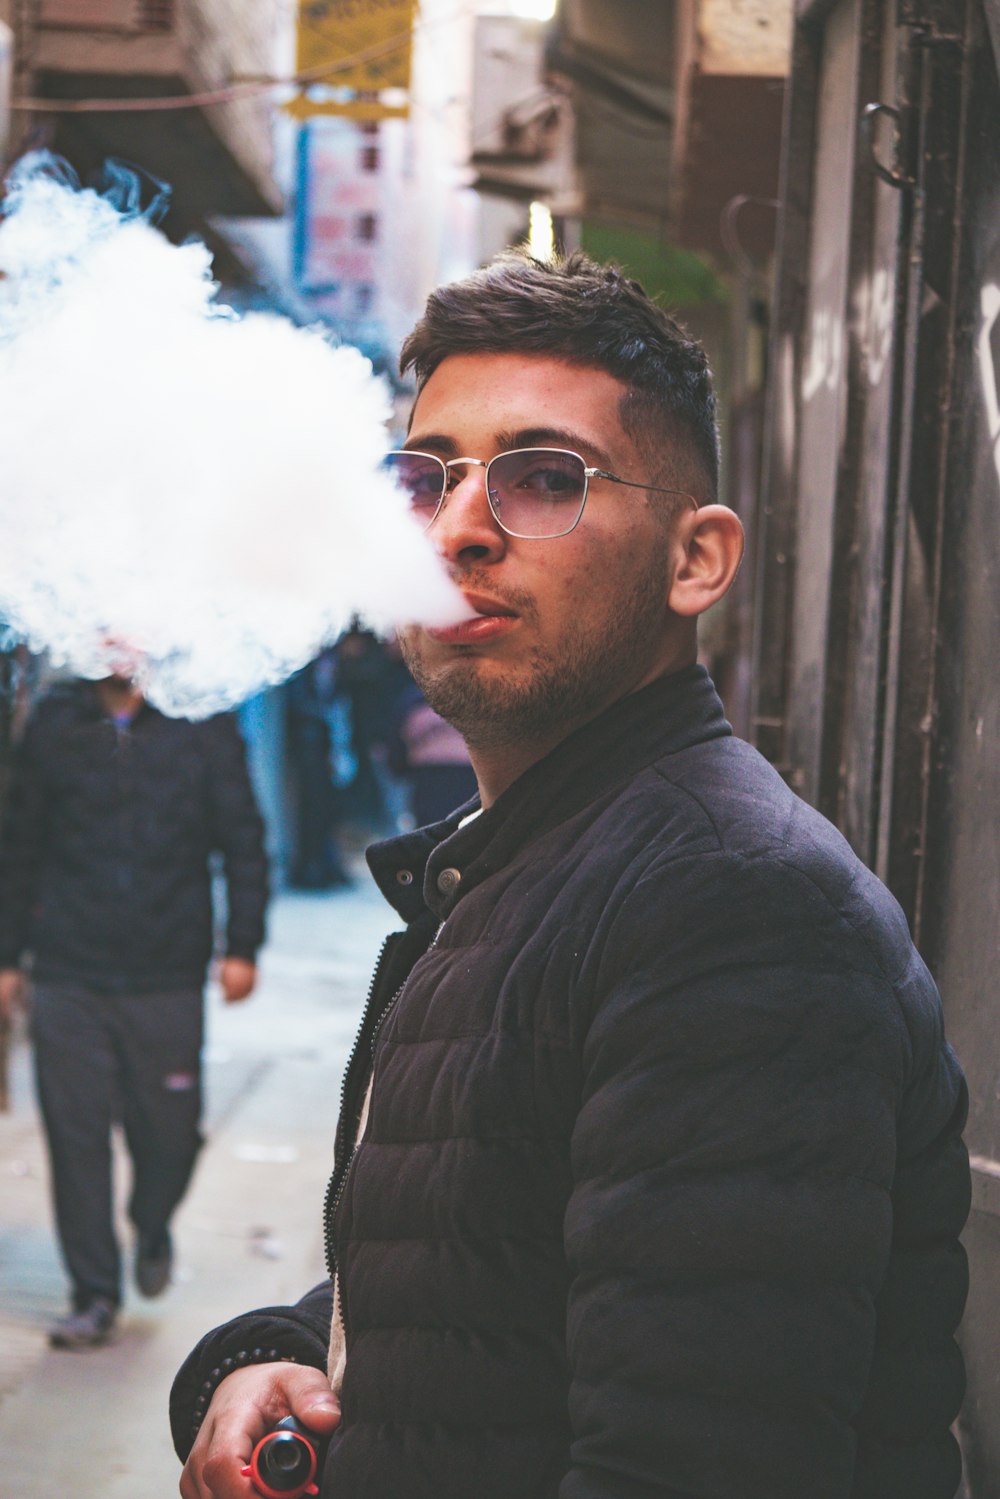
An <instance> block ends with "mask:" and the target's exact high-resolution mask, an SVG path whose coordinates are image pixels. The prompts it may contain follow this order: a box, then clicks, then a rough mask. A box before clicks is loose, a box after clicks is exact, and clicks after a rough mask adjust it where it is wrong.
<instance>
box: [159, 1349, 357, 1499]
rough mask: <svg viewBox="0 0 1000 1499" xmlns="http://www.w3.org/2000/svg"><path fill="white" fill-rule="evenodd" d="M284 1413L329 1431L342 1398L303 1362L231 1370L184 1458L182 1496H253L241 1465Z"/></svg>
mask: <svg viewBox="0 0 1000 1499" xmlns="http://www.w3.org/2000/svg"><path fill="white" fill-rule="evenodd" d="M284 1416H295V1417H296V1418H297V1419H298V1420H299V1421H301V1422H302V1425H303V1426H306V1427H308V1428H309V1430H310V1431H314V1432H315V1433H316V1435H317V1436H323V1437H326V1436H329V1435H330V1433H331V1432H332V1431H334V1430H335V1428H336V1427H337V1426H338V1425H339V1424H340V1404H339V1402H338V1400H337V1397H336V1395H334V1393H333V1391H332V1390H331V1389H330V1386H329V1384H328V1382H327V1379H326V1375H325V1374H321V1373H320V1371H319V1370H318V1369H307V1368H305V1367H303V1366H302V1365H299V1364H255V1365H252V1366H251V1367H250V1368H248V1369H235V1370H234V1371H233V1373H232V1374H227V1375H226V1378H225V1379H224V1380H223V1381H222V1383H221V1384H220V1386H219V1388H218V1389H217V1390H216V1392H215V1394H214V1395H213V1396H212V1403H211V1404H210V1405H209V1407H208V1410H207V1412H206V1414H205V1420H204V1422H203V1423H202V1427H201V1430H200V1431H199V1433H198V1437H197V1440H196V1442H195V1444H194V1446H193V1447H192V1448H191V1453H190V1456H189V1457H188V1460H187V1462H186V1463H185V1464H184V1472H183V1473H182V1474H181V1495H182V1496H183V1499H252V1495H253V1489H252V1488H251V1487H250V1482H249V1479H246V1478H244V1477H243V1475H242V1472H241V1469H242V1468H244V1467H245V1466H246V1464H247V1463H248V1462H249V1461H250V1459H251V1457H252V1456H253V1450H254V1448H255V1447H256V1445H257V1443H258V1442H259V1441H260V1439H261V1437H263V1436H266V1435H267V1433H268V1432H269V1431H273V1429H274V1427H275V1426H277V1424H278V1422H279V1421H280V1420H281V1419H282V1418H283V1417H284Z"/></svg>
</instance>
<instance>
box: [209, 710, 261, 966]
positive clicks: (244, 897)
mask: <svg viewBox="0 0 1000 1499" xmlns="http://www.w3.org/2000/svg"><path fill="white" fill-rule="evenodd" d="M206 729H207V730H208V731H209V732H210V734H211V740H210V748H211V758H210V764H209V772H210V794H211V815H212V843H213V846H214V847H216V848H218V849H219V850H220V851H221V853H222V858H223V866H224V870H225V876H226V900H227V910H228V916H227V920H226V953H227V955H228V956H229V957H236V958H248V959H250V960H251V961H252V960H253V959H254V957H255V955H256V953H257V949H258V948H259V947H260V945H261V943H262V942H263V940H264V913H265V910H266V907H267V895H268V869H267V855H266V853H265V851H264V823H263V820H262V818H261V815H260V812H259V811H258V808H257V803H256V800H255V798H254V793H253V787H252V786H251V783H250V775H249V772H248V770H247V763H246V751H245V749H244V746H243V740H242V738H241V736H240V731H239V729H238V727H237V725H236V720H235V718H233V717H232V715H231V714H219V715H218V717H216V718H213V719H211V720H210V721H209V722H208V724H207V725H206Z"/></svg>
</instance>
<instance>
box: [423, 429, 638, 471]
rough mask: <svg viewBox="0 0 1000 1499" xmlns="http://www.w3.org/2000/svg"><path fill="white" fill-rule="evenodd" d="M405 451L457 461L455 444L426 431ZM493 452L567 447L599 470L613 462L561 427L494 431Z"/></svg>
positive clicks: (585, 439)
mask: <svg viewBox="0 0 1000 1499" xmlns="http://www.w3.org/2000/svg"><path fill="white" fill-rule="evenodd" d="M404 447H405V448H408V449H412V450H416V451H417V452H420V453H436V454H439V455H440V456H441V457H443V458H457V457H458V456H459V450H458V445H457V443H456V442H455V439H454V438H453V437H449V436H447V434H446V433H444V432H425V433H421V434H418V435H417V436H414V435H413V434H412V433H411V435H410V436H408V437H407V439H406V442H405V444H404ZM493 447H494V451H495V452H497V453H506V452H509V450H510V449H511V448H569V449H570V450H571V451H572V452H574V453H581V454H583V455H584V456H586V457H590V458H594V459H596V461H597V463H598V464H600V465H601V467H602V468H610V467H611V465H612V459H611V457H610V455H609V454H608V453H607V452H606V451H605V449H604V448H602V447H601V446H600V445H599V444H598V443H595V442H594V441H593V440H592V439H591V438H588V437H584V436H583V435H582V433H580V432H570V431H568V430H567V429H566V428H564V427H521V428H518V430H517V431H505V432H497V433H495V434H494V438H493ZM461 456H462V457H464V458H485V457H488V456H490V455H489V454H486V453H463V454H462V455H461Z"/></svg>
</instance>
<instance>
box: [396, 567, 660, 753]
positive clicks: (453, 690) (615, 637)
mask: <svg viewBox="0 0 1000 1499" xmlns="http://www.w3.org/2000/svg"><path fill="white" fill-rule="evenodd" d="M664 577H665V571H664V562H663V559H662V558H660V557H659V556H658V557H656V558H652V559H651V560H650V563H649V565H648V566H647V568H645V569H644V571H643V573H642V575H641V576H640V577H638V578H636V579H635V580H634V582H633V585H632V587H631V588H630V589H629V591H628V593H627V594H626V595H625V596H624V597H623V598H621V599H619V600H617V601H615V606H614V607H613V608H612V609H611V610H610V611H609V613H608V615H607V617H606V618H605V619H604V620H603V621H601V622H600V623H599V624H591V625H590V627H589V628H588V623H587V620H586V619H585V618H584V617H582V616H581V617H578V618H575V619H574V620H573V621H572V623H571V625H570V626H569V627H568V628H567V629H566V631H565V632H564V634H563V636H562V637H561V639H560V640H559V641H558V643H557V644H556V645H554V646H551V647H550V646H545V645H542V644H540V643H536V644H535V645H534V646H532V648H531V651H530V653H529V655H528V657H527V660H526V661H525V660H523V659H522V660H521V661H520V662H519V663H518V665H517V667H516V668H512V669H511V671H510V672H509V673H505V672H504V671H503V670H502V668H500V667H499V666H495V667H493V666H491V665H489V664H488V665H487V667H486V669H485V670H484V669H482V668H481V665H480V658H479V657H478V656H477V653H476V650H475V648H474V647H473V648H471V649H470V648H462V647H459V648H457V649H456V651H455V654H454V655H452V656H450V657H449V658H448V659H446V660H444V661H439V662H438V663H436V664H435V663H433V662H430V661H428V659H427V654H426V652H425V651H424V649H423V642H422V640H421V638H420V634H419V631H417V630H410V631H407V632H406V633H405V634H402V633H401V635H400V647H401V649H402V653H403V658H404V660H405V661H406V664H407V666H408V667H409V670H410V673H411V675H412V676H413V679H414V681H415V682H416V684H417V686H418V687H419V688H420V690H421V692H422V693H423V694H424V697H425V698H426V699H427V701H428V703H430V705H431V707H432V708H433V709H434V711H435V712H436V713H439V714H440V715H441V717H442V718H443V719H445V720H446V721H447V722H448V723H450V724H452V725H453V726H454V727H455V728H456V729H457V730H458V732H459V733H460V734H461V736H462V738H463V739H464V740H465V742H466V744H468V745H469V746H470V748H473V749H484V750H495V749H502V748H504V747H505V746H507V745H512V744H525V743H531V742H534V741H540V742H553V743H554V742H557V741H558V739H559V738H560V737H563V736H564V735H565V734H569V733H571V732H572V730H573V729H574V728H576V727H577V726H578V725H580V724H583V723H586V722H588V720H589V719H591V718H595V717H596V716H597V715H598V714H599V713H601V712H602V711H603V710H604V708H606V707H607V706H609V704H611V703H613V702H615V701H616V700H617V699H618V698H621V697H624V696H626V695H627V694H628V693H629V692H631V691H633V690H634V689H635V688H636V687H637V686H638V685H639V683H640V682H641V681H642V680H643V678H644V676H645V674H646V666H647V663H648V662H650V661H651V660H652V659H653V655H654V646H655V644H657V643H659V641H660V640H661V639H662V634H663V623H664V601H663V592H664ZM466 586H468V587H469V588H470V589H471V588H473V587H474V583H473V582H472V580H469V581H468V583H467V585H466ZM495 591H496V590H495V589H494V590H493V592H494V593H495ZM506 602H508V603H510V604H512V605H516V606H517V608H518V612H519V614H520V615H521V617H522V619H523V620H524V622H525V624H526V625H527V626H528V627H529V628H530V627H531V626H532V624H533V623H534V622H535V611H534V608H533V605H532V602H531V600H530V598H527V597H524V598H519V599H514V598H509V599H508V600H506Z"/></svg>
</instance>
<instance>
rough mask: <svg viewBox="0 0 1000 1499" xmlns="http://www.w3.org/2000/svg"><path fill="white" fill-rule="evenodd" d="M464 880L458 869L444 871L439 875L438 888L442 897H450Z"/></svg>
mask: <svg viewBox="0 0 1000 1499" xmlns="http://www.w3.org/2000/svg"><path fill="white" fill-rule="evenodd" d="M461 878H462V875H461V872H460V871H459V870H457V869H442V871H441V873H440V874H439V875H438V880H437V886H438V889H439V890H440V892H441V894H442V895H450V894H451V892H452V891H453V890H454V889H455V887H456V885H457V884H458V882H459V880H460V879H461Z"/></svg>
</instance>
